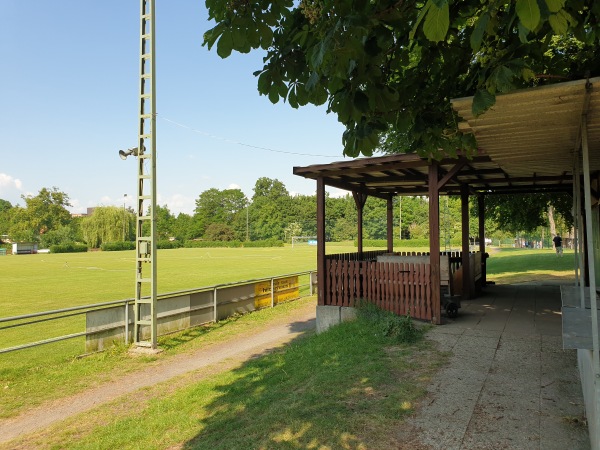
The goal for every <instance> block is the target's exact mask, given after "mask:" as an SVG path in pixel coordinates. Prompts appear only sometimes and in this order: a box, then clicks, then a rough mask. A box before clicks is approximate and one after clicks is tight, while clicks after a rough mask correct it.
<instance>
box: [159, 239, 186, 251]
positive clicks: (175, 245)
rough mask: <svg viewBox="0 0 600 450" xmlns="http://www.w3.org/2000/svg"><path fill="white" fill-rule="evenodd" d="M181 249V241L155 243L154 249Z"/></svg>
mask: <svg viewBox="0 0 600 450" xmlns="http://www.w3.org/2000/svg"><path fill="white" fill-rule="evenodd" d="M180 247H183V242H181V241H168V240H162V241H158V242H157V243H156V248H158V249H162V250H165V249H170V248H180Z"/></svg>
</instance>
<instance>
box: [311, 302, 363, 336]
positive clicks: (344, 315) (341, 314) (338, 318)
mask: <svg viewBox="0 0 600 450" xmlns="http://www.w3.org/2000/svg"><path fill="white" fill-rule="evenodd" d="M354 319H356V308H350V307H346V306H322V305H317V334H319V333H322V332H323V331H326V330H327V329H329V328H330V327H333V326H335V325H339V324H340V323H342V322H347V321H350V320H354Z"/></svg>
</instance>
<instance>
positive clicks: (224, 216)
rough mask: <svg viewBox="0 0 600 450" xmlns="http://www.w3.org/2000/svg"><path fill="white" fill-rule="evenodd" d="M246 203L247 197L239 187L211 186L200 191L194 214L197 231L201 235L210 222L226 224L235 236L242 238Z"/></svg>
mask: <svg viewBox="0 0 600 450" xmlns="http://www.w3.org/2000/svg"><path fill="white" fill-rule="evenodd" d="M247 204H248V199H247V198H246V196H245V195H244V193H243V192H242V191H241V190H240V189H224V190H219V189H215V188H211V189H208V190H206V191H204V192H202V193H201V194H200V196H199V197H198V199H197V200H196V209H195V215H194V219H195V221H196V223H197V229H198V231H199V232H200V234H201V235H203V234H204V233H205V232H206V230H207V228H208V227H209V226H210V225H211V224H214V223H217V224H227V225H228V226H230V227H231V228H232V229H234V231H235V232H236V238H238V239H242V236H241V234H242V228H243V229H244V230H245V223H246V212H245V211H246V206H247Z"/></svg>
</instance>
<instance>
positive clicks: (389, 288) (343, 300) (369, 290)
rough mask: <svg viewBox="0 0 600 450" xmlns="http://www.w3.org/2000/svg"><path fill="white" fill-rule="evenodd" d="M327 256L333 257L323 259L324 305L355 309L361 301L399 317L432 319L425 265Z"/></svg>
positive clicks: (428, 279) (428, 281) (427, 274)
mask: <svg viewBox="0 0 600 450" xmlns="http://www.w3.org/2000/svg"><path fill="white" fill-rule="evenodd" d="M365 253H367V252H365ZM368 253H375V252H368ZM383 253H385V252H377V254H383ZM330 256H337V255H328V256H327V257H326V274H325V275H326V277H325V296H324V301H325V305H330V306H356V304H357V302H358V301H359V300H361V299H364V300H367V301H369V302H371V303H374V304H376V305H377V306H379V307H380V308H382V309H384V310H386V311H391V312H394V313H396V314H399V315H404V314H410V316H411V317H413V318H416V319H421V320H431V319H432V317H433V305H432V302H431V277H430V275H431V271H430V268H431V266H430V265H429V264H405V263H387V262H383V263H378V262H375V261H352V260H347V259H344V258H336V257H330ZM374 256H375V257H376V256H377V255H374Z"/></svg>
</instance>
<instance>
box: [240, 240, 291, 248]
mask: <svg viewBox="0 0 600 450" xmlns="http://www.w3.org/2000/svg"><path fill="white" fill-rule="evenodd" d="M242 247H283V241H280V240H277V239H266V240H264V241H248V242H242Z"/></svg>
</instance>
